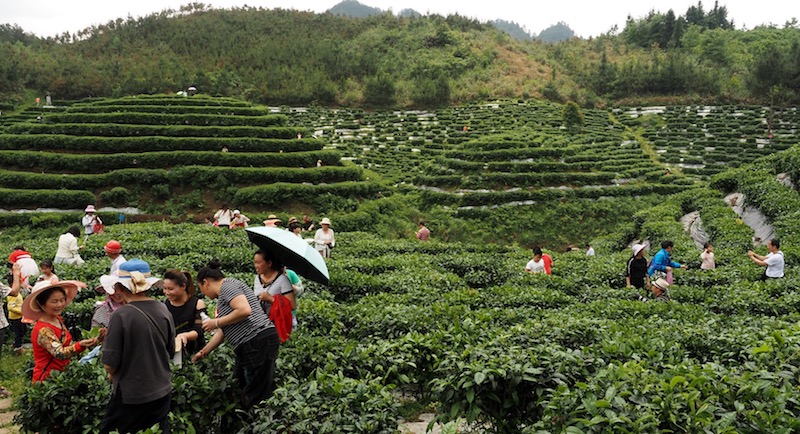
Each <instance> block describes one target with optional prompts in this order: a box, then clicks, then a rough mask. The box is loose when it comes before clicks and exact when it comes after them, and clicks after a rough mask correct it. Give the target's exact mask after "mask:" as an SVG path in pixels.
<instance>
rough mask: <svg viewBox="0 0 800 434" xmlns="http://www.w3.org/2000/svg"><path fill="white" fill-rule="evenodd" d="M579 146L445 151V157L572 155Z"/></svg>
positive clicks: (479, 158)
mask: <svg viewBox="0 0 800 434" xmlns="http://www.w3.org/2000/svg"><path fill="white" fill-rule="evenodd" d="M582 150H583V148H581V147H568V148H516V149H498V150H494V151H447V152H445V153H444V156H445V157H446V158H455V159H459V160H466V161H481V162H484V161H509V160H522V159H526V158H560V157H563V156H565V155H574V154H577V153H578V152H580V151H582Z"/></svg>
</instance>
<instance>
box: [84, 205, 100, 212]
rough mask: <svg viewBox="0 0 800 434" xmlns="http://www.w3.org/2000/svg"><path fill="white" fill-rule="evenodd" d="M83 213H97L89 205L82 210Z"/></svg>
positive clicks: (92, 206)
mask: <svg viewBox="0 0 800 434" xmlns="http://www.w3.org/2000/svg"><path fill="white" fill-rule="evenodd" d="M83 212H97V211H96V210H95V209H94V205H89V206H87V207H86V209H85V210H83Z"/></svg>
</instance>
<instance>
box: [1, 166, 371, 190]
mask: <svg viewBox="0 0 800 434" xmlns="http://www.w3.org/2000/svg"><path fill="white" fill-rule="evenodd" d="M361 177H362V170H361V168H359V167H341V166H326V167H313V168H308V169H303V168H293V167H291V168H288V167H263V168H262V167H209V166H180V167H176V168H175V169H173V170H164V169H120V170H113V171H110V172H106V173H100V174H69V175H63V174H51V173H31V172H13V171H7V170H0V187H6V188H23V189H98V188H105V187H113V186H130V185H141V186H152V185H157V184H165V185H173V186H182V185H193V186H195V187H198V188H201V187H209V186H213V185H219V184H220V183H223V184H227V185H253V184H268V183H273V182H294V183H299V182H308V183H313V184H319V183H321V182H344V181H359V180H361Z"/></svg>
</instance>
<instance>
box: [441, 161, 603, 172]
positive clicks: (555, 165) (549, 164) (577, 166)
mask: <svg viewBox="0 0 800 434" xmlns="http://www.w3.org/2000/svg"><path fill="white" fill-rule="evenodd" d="M436 161H437V162H439V163H441V164H442V165H443V166H445V167H447V168H450V169H455V170H460V171H468V172H469V171H472V172H474V171H484V170H486V171H492V172H510V173H519V172H567V171H585V170H590V169H592V166H593V165H592V163H588V162H583V163H569V164H567V163H561V162H560V161H557V160H549V161H541V160H536V161H534V162H531V163H521V162H520V163H510V162H490V163H482V162H478V161H461V160H449V159H445V158H437V160H436Z"/></svg>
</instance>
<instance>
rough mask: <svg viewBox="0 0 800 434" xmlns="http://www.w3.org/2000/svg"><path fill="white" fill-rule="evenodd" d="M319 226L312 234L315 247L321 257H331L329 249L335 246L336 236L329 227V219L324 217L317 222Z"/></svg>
mask: <svg viewBox="0 0 800 434" xmlns="http://www.w3.org/2000/svg"><path fill="white" fill-rule="evenodd" d="M319 224H320V226H322V227H321V228H319V229H317V232H316V233H315V234H314V246H315V249H316V250H317V251H318V252H319V254H320V255H322V257H323V258H330V257H331V249H333V248H334V247H335V246H336V238H335V237H334V234H333V229H331V221H330V220H329V219H328V218H327V217H325V218H323V219H322V221H320V222H319Z"/></svg>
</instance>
